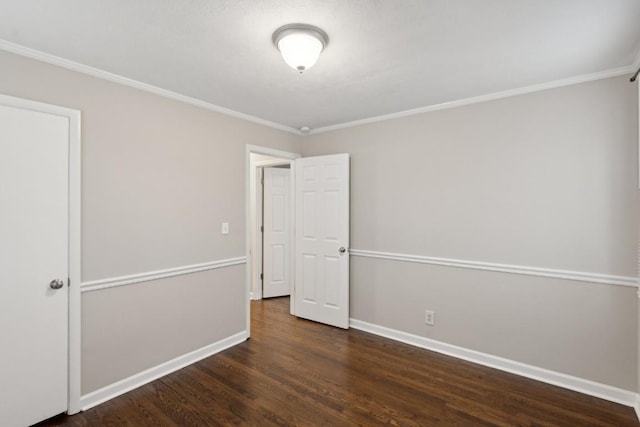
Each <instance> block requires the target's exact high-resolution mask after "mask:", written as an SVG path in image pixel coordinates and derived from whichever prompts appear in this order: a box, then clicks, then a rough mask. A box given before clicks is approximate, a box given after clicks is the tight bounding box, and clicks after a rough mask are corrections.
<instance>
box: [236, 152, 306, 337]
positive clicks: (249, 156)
mask: <svg viewBox="0 0 640 427" xmlns="http://www.w3.org/2000/svg"><path fill="white" fill-rule="evenodd" d="M300 157H301V156H300V154H297V153H291V152H286V151H280V150H275V149H271V148H267V147H260V146H255V145H247V147H246V163H245V166H246V171H247V173H246V188H245V191H246V221H245V222H246V239H247V241H246V247H247V251H246V252H247V268H246V278H245V281H246V288H247V293H246V295H247V298H246V304H247V307H246V310H247V321H246V324H247V331H248V332H249V335H250V327H251V321H250V319H251V318H250V315H251V313H250V310H251V304H250V302H251V300H258V299H261V298H262V297H263V295H262V278H261V277H260V275H261V274H263V271H262V260H263V251H262V231H261V229H260V225H261V222H262V217H263V215H262V204H263V200H262V191H261V188H260V181H261V179H260V178H261V177H262V171H263V170H264V168H275V167H279V168H282V167H289V169H288V171H289V176H290V178H289V184H288V186H289V187H290V194H292V193H293V187H292V186H293V173H294V165H293V162H294V160H295V159H297V158H300ZM290 200H292V199H291V198H290ZM288 204H289V205H290V206H289V207H288V208H287V209H288V210H289V212H288V213H289V217H290V218H291V217H292V215H293V205H292V203H291V202H290V203H288ZM290 224H291V223H290ZM289 235H290V239H292V238H293V237H292V236H293V233H289ZM292 244H293V242H291V245H292ZM288 257H289V262H288V266H287V267H286V268H288V272H287V273H288V277H289V278H290V279H291V280H292V279H293V258H292V257H293V254H292V252H291V251H289V253H288ZM263 277H264V276H263ZM290 312H291V314H294V312H293V304H290Z"/></svg>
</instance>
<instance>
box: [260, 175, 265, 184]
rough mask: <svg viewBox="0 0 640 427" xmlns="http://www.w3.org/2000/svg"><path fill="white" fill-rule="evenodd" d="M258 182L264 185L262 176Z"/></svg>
mask: <svg viewBox="0 0 640 427" xmlns="http://www.w3.org/2000/svg"><path fill="white" fill-rule="evenodd" d="M260 184H262V185H264V176H263V177H262V178H260Z"/></svg>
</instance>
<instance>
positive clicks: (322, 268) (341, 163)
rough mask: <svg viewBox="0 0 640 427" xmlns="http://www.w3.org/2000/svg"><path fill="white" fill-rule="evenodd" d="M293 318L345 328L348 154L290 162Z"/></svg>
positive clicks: (347, 275) (347, 298)
mask: <svg viewBox="0 0 640 427" xmlns="http://www.w3.org/2000/svg"><path fill="white" fill-rule="evenodd" d="M295 205H296V206H295V216H296V218H295V220H296V221H295V264H296V265H295V267H296V268H295V294H294V300H295V302H294V304H295V314H296V316H298V317H302V318H305V319H309V320H314V321H316V322H321V323H326V324H328V325H333V326H337V327H340V328H345V329H347V328H348V327H349V154H336V155H331V156H318V157H305V158H301V159H297V160H296V161H295Z"/></svg>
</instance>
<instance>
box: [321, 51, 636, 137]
mask: <svg viewBox="0 0 640 427" xmlns="http://www.w3.org/2000/svg"><path fill="white" fill-rule="evenodd" d="M638 60H640V58H637V59H636V62H637V61H638ZM633 71H635V69H634V66H632V65H627V66H625V67H620V68H613V69H610V70H605V71H600V72H597V73H591V74H582V75H579V76H574V77H569V78H567V79H561V80H554V81H550V82H546V83H541V84H537V85H532V86H524V87H520V88H516V89H509V90H505V91H501V92H494V93H488V94H486V95H480V96H474V97H471V98H463V99H459V100H457V101H451V102H443V103H441V104H434V105H429V106H426V107H420V108H415V109H412V110H405V111H399V112H397V113H391V114H384V115H382V116H376V117H369V118H366V119H361V120H354V121H351V122H345V123H339V124H336V125H330V126H324V127H320V128H316V129H312V130H311V132H309V134H316V133H323V132H329V131H334V130H338V129H345V128H350V127H354V126H360V125H365V124H370V123H376V122H382V121H385V120H391V119H399V118H402V117H408V116H415V115H417V114H423V113H429V112H432V111H440V110H448V109H450V108H457V107H462V106H465V105H472V104H479V103H481V102H487V101H495V100H498V99H503V98H511V97H512V96H518V95H525V94H528V93H533V92H541V91H543V90H548V89H557V88H560V87H564V86H572V85H576V84H580V83H586V82H591V81H594V80H601V79H607V78H610V77H618V76H622V75H625V74H629V73H631V72H633Z"/></svg>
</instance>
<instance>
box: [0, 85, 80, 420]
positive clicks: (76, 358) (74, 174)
mask: <svg viewBox="0 0 640 427" xmlns="http://www.w3.org/2000/svg"><path fill="white" fill-rule="evenodd" d="M0 104H1V105H5V106H8V107H14V108H21V109H24V110H30V111H37V112H40V113H46V114H52V115H56V116H61V117H65V118H67V119H68V120H69V183H68V185H69V187H68V197H69V225H68V233H69V248H68V250H69V266H68V268H69V281H68V286H69V301H68V311H69V316H68V322H67V327H68V330H69V335H68V340H69V341H68V355H67V357H68V379H67V381H68V390H69V395H68V396H67V413H68V414H69V415H71V414H76V413H78V412H80V384H81V383H80V375H81V372H80V369H81V358H80V352H81V342H80V336H81V335H80V303H81V301H80V284H81V278H82V268H81V267H82V264H81V259H82V258H81V257H82V252H81V242H82V240H81V231H82V230H81V219H82V217H81V212H82V205H81V195H82V194H81V188H82V182H81V178H82V169H81V165H82V159H81V127H80V123H81V113H80V111H78V110H73V109H70V108H65V107H60V106H57V105H51V104H46V103H42V102H38V101H32V100H29V99H23V98H16V97H13V96H8V95H3V94H0Z"/></svg>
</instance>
